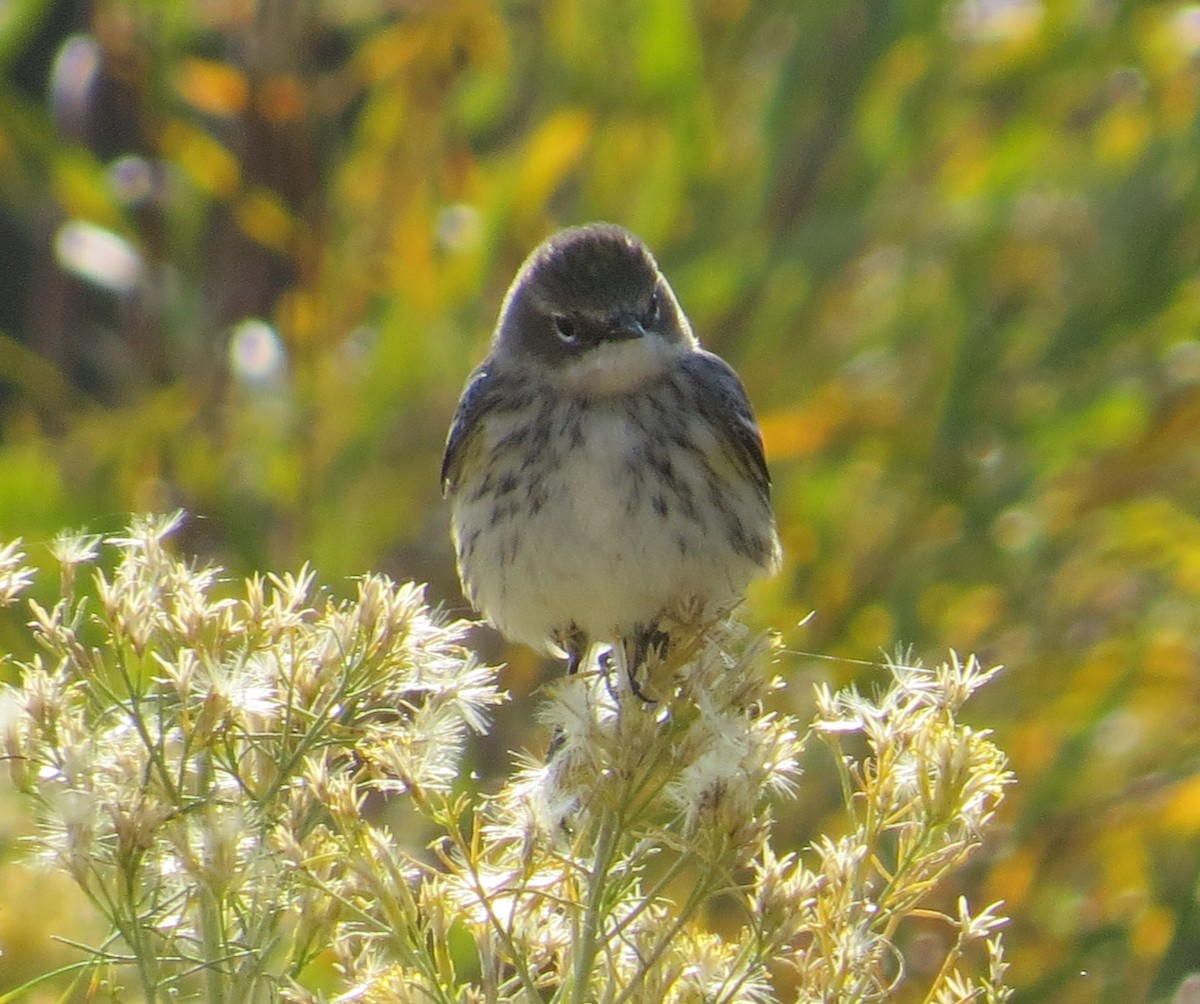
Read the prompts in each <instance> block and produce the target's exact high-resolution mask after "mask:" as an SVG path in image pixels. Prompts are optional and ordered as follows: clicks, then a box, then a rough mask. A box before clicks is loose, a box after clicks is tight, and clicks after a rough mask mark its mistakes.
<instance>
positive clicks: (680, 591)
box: [442, 223, 780, 694]
mask: <svg viewBox="0 0 1200 1004" xmlns="http://www.w3.org/2000/svg"><path fill="white" fill-rule="evenodd" d="M442 489H443V494H444V495H445V496H446V497H447V498H448V499H449V501H450V516H451V535H452V537H453V540H454V548H455V552H456V555H457V559H458V572H459V577H460V579H461V580H462V585H463V592H464V593H465V595H466V597H467V598H468V599H469V600H470V602H471V604H472V605H473V606H474V607H475V608H476V610H478V611H479V612H480V613H482V614H483V616H484V617H485V618H486V619H487V620H488V621H490V622H491V623H492V624H493V625H494V626H495V627H496V628H498V629H499V630H500V632H501V633H502V634H504V635H505V636H506V637H507V638H509V639H510V640H513V641H518V642H523V643H525V644H527V645H530V646H532V647H534V648H536V649H539V650H541V651H544V652H546V653H547V654H555V655H560V656H565V657H566V659H567V669H568V671H569V672H575V671H576V670H578V669H579V667H580V665H581V663H582V662H583V661H584V659H585V658H587V656H588V654H589V651H590V649H591V648H592V646H593V645H605V646H608V650H609V652H611V650H612V649H613V648H615V647H617V646H621V647H622V648H623V651H624V653H625V655H626V668H627V671H628V673H629V674H630V682H631V685H632V687H633V689H634V690H635V691H636V692H637V693H639V694H640V693H641V691H640V689H639V688H638V684H637V681H636V680H635V679H634V675H633V674H634V672H635V670H636V668H637V667H638V666H639V665H640V664H641V663H642V661H643V660H644V659H645V657H646V655H647V654H648V652H649V649H650V646H652V645H653V646H655V647H656V648H659V649H660V650H661V649H663V648H664V647H665V643H666V642H667V641H668V638H667V636H666V635H665V634H664V633H663V631H662V630H661V627H660V625H661V624H662V622H663V619H664V618H665V617H667V616H670V615H671V613H672V611H675V610H678V609H690V610H692V611H693V612H694V611H696V610H702V611H705V612H711V613H713V614H720V613H723V612H726V611H728V610H730V609H731V608H732V607H734V606H735V605H736V604H737V603H738V602H739V601H740V600H741V598H742V597H743V595H744V593H745V590H746V587H747V585H748V584H749V582H750V581H751V579H753V578H754V577H755V576H757V575H759V574H764V573H771V572H774V571H775V570H776V569H777V567H778V564H779V560H780V547H779V537H778V534H777V532H776V529H775V520H774V516H773V514H772V510H771V501H770V476H769V474H768V471H767V465H766V461H765V459H764V456H763V446H762V437H761V435H760V433H759V429H758V426H757V424H756V422H755V419H754V414H753V412H752V410H751V408H750V404H749V402H748V401H747V398H746V392H745V389H744V388H743V386H742V382H741V380H740V379H738V376H737V374H736V373H735V372H734V370H733V369H732V368H731V367H730V366H729V365H728V364H727V363H726V362H724V360H722V359H721V358H720V357H718V356H716V355H714V354H713V353H711V352H706V351H705V350H703V349H702V348H700V345H699V343H698V341H697V339H696V336H695V335H694V334H693V333H692V329H691V325H690V324H689V323H688V319H687V317H686V316H685V315H684V313H683V311H682V309H681V308H680V306H679V302H678V301H677V300H676V298H675V293H674V292H673V291H672V289H671V286H670V285H669V284H668V282H667V280H666V279H665V278H664V277H663V275H662V272H661V271H659V268H658V265H657V263H656V262H655V259H654V257H653V255H652V254H651V253H650V251H649V250H648V249H647V247H646V245H645V244H643V243H642V241H641V240H639V239H638V238H637V237H635V236H634V235H633V234H631V233H629V232H628V231H627V230H625V229H623V228H621V227H618V226H615V225H612V224H606V223H595V224H591V225H588V226H583V227H574V228H570V229H567V230H562V231H560V232H558V233H557V234H555V235H553V236H552V237H550V238H549V239H547V240H546V241H545V242H544V243H542V244H541V245H540V246H539V247H538V248H536V249H535V250H534V251H533V253H532V254H531V255H530V256H529V257H528V258H527V259H526V261H525V263H524V264H523V265H522V266H521V268H520V270H519V271H518V273H517V275H516V278H515V279H514V280H513V282H512V285H511V286H510V287H509V289H508V292H507V294H506V295H505V297H504V301H503V304H502V306H501V309H500V317H499V321H498V322H497V325H496V330H495V334H494V336H493V338H492V342H491V349H490V352H489V353H488V356H487V358H486V359H484V360H483V362H482V363H481V364H480V365H479V366H478V367H477V368H476V369H475V371H474V372H473V373H472V374H471V376H470V377H469V379H468V380H467V384H466V387H465V388H464V390H463V393H462V398H461V399H460V401H459V403H458V409H457V412H456V414H455V416H454V420H453V423H452V424H451V427H450V433H449V436H448V439H447V442H446V450H445V455H444V457H443V460H442ZM602 664H603V665H605V666H607V661H604V662H602Z"/></svg>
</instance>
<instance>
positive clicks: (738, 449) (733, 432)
mask: <svg viewBox="0 0 1200 1004" xmlns="http://www.w3.org/2000/svg"><path fill="white" fill-rule="evenodd" d="M683 365H684V367H685V368H686V369H687V370H688V372H689V374H690V375H691V376H692V378H693V380H694V381H695V386H696V387H697V388H698V389H699V394H698V395H697V401H696V404H697V406H698V407H699V409H700V412H701V414H703V415H704V417H705V418H706V419H707V420H708V423H709V425H710V426H711V427H712V429H713V430H714V431H715V432H716V433H717V435H718V436H719V437H720V439H721V440H722V442H723V444H724V446H725V447H726V448H727V449H728V450H729V454H730V456H731V458H732V459H733V460H734V462H735V463H736V464H737V465H738V467H740V468H741V469H742V470H743V471H744V472H745V473H746V475H747V476H748V477H750V478H752V479H753V480H754V482H755V484H756V485H757V486H758V488H759V490H760V491H761V492H762V493H763V495H764V496H765V497H767V498H769V497H770V494H771V475H770V472H769V471H768V470H767V460H766V457H765V456H764V455H763V443H762V434H761V433H760V432H759V431H758V423H757V422H756V421H755V420H754V411H753V410H752V409H751V407H750V401H749V399H748V398H747V397H746V389H745V388H744V387H743V386H742V381H741V379H740V378H739V377H738V375H737V373H736V372H735V371H734V369H733V367H732V366H730V365H729V364H728V363H727V362H725V360H724V359H722V358H721V357H720V356H716V355H713V354H712V353H711V352H705V351H704V350H703V349H699V350H697V351H696V352H689V353H688V354H687V355H686V356H684V359H683Z"/></svg>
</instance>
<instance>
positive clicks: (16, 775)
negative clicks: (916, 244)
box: [0, 515, 1010, 1004]
mask: <svg viewBox="0 0 1200 1004" xmlns="http://www.w3.org/2000/svg"><path fill="white" fill-rule="evenodd" d="M178 520H179V517H178V515H176V516H173V517H169V518H150V517H145V518H138V519H136V520H134V521H133V523H132V525H131V527H130V528H129V531H128V533H127V534H125V535H123V536H121V537H115V538H110V539H108V540H107V541H101V540H100V539H99V538H96V537H90V536H82V535H64V536H63V537H61V538H59V539H58V540H57V541H56V542H55V544H54V546H53V551H54V553H55V556H56V557H57V559H58V561H59V564H60V567H61V569H62V588H61V592H62V595H61V598H60V599H59V600H58V602H57V603H56V604H55V605H54V606H53V607H51V608H49V609H47V608H44V607H42V606H40V605H38V604H37V603H35V602H33V601H30V609H31V610H32V613H33V620H32V624H31V629H32V631H33V635H34V639H35V641H36V645H37V647H38V650H39V651H38V654H37V655H35V656H34V657H33V658H31V659H30V660H28V661H26V662H24V663H22V664H20V665H19V666H18V668H19V670H20V674H21V676H20V683H19V685H15V686H8V687H5V688H4V689H3V691H2V692H0V741H2V742H3V744H4V755H5V758H6V762H7V765H8V769H9V773H10V775H11V778H12V781H13V783H14V784H15V786H16V787H17V788H18V789H19V790H20V791H22V792H24V793H25V794H26V795H27V796H28V798H29V799H30V800H31V802H32V805H33V807H34V811H35V813H36V816H37V819H38V823H39V825H40V830H39V832H38V835H37V837H36V841H35V845H36V848H37V852H38V855H39V856H40V858H41V859H42V860H43V861H44V862H45V863H47V864H49V865H51V866H53V867H56V868H61V869H64V870H65V871H66V872H67V873H69V874H70V875H71V877H72V878H73V879H74V880H75V882H76V883H77V884H78V885H79V887H80V888H81V889H82V890H83V891H84V893H85V894H86V895H87V896H88V898H89V899H90V900H91V902H92V903H93V904H94V905H95V907H96V908H97V910H98V911H99V912H100V913H101V914H102V915H103V916H104V917H105V918H106V920H107V922H108V925H109V928H110V936H109V937H108V939H107V940H106V941H105V942H104V943H102V944H99V945H95V946H93V947H92V948H91V951H90V953H89V954H88V956H87V958H85V959H84V960H82V961H81V962H80V963H79V966H80V969H81V971H90V972H92V973H93V974H97V973H98V974H100V978H102V979H103V980H106V981H107V982H108V983H109V984H110V986H111V987H112V988H113V992H114V994H115V993H117V992H118V989H119V988H122V987H125V988H128V987H129V985H130V984H132V985H134V986H136V992H137V993H138V994H140V996H141V998H142V999H143V1000H146V1001H156V1000H159V999H164V998H167V997H188V998H194V999H201V1000H210V1001H218V1000H220V1001H231V1000H236V1001H258V1000H264V1001H265V1000H277V999H290V1000H294V1001H316V1000H325V999H328V995H330V994H332V995H334V999H337V1000H352V999H353V1000H363V1001H409V1000H412V1001H445V1002H449V1001H476V1000H479V1001H485V1000H486V1001H546V1002H549V1001H556V1002H564V1004H565V1002H576V1004H582V1002H584V1001H588V1002H591V1001H605V1002H613V1004H624V1002H635V1001H647V1002H648V1001H654V1002H659V1001H678V1002H688V1001H697V1002H699V1001H705V1002H734V1001H769V1000H782V999H789V1000H798V1001H868V1000H878V999H882V998H884V997H887V996H889V995H891V994H892V993H893V992H897V991H898V989H899V988H907V987H909V986H913V985H915V983H916V980H915V977H911V976H909V975H908V974H907V973H906V969H905V965H904V957H903V953H902V951H901V948H900V944H901V938H900V936H901V933H902V929H903V926H904V925H905V923H906V921H908V920H910V919H911V918H914V917H916V918H927V919H928V918H933V919H935V920H939V921H940V922H942V923H944V924H945V925H947V928H948V930H949V931H950V932H951V937H950V939H949V942H948V947H947V948H946V950H945V952H944V953H943V957H942V960H941V964H940V965H939V966H938V967H936V968H935V972H934V974H933V976H932V977H931V978H930V979H928V980H926V982H925V985H923V986H922V987H921V988H920V990H919V996H918V997H916V998H915V999H924V1000H926V1001H930V1002H951V1001H959V1002H967V1001H980V1002H982V1001H993V1002H999V1001H1004V1000H1006V999H1007V998H1008V996H1009V991H1008V990H1007V989H1006V987H1005V985H1004V973H1005V969H1006V964H1005V963H1004V961H1003V952H1002V944H1001V937H1000V932H999V928H1000V926H1001V925H1002V923H1003V919H1002V918H1001V917H1000V916H999V914H998V912H997V907H996V906H991V907H987V908H985V909H983V910H972V909H971V908H970V907H969V906H968V904H967V903H966V901H965V900H961V899H960V901H959V906H958V908H957V912H956V913H954V914H953V915H949V914H941V913H936V912H934V911H932V910H930V909H929V907H928V906H927V902H928V900H929V897H930V893H931V891H932V890H933V889H934V888H935V887H937V886H939V885H943V884H944V883H945V881H946V879H947V876H948V875H949V873H950V872H951V871H952V869H954V868H955V867H956V866H957V865H959V864H960V863H961V862H962V861H963V860H965V859H966V858H967V857H968V856H969V855H970V854H971V853H972V852H973V851H974V850H976V849H977V848H978V846H979V845H980V842H981V839H982V837H983V834H984V833H985V832H986V830H987V827H988V825H989V824H990V822H991V820H992V814H993V812H994V810H995V807H996V805H997V804H998V802H999V801H1000V799H1001V797H1002V794H1003V790H1004V787H1005V786H1006V785H1007V784H1008V783H1009V781H1010V776H1009V774H1008V773H1007V771H1006V769H1005V764H1004V757H1003V755H1002V754H1001V753H1000V751H999V750H998V749H997V748H996V747H995V746H994V745H993V744H992V743H991V742H990V740H989V739H988V737H987V736H986V735H985V734H982V733H979V732H977V731H974V730H972V729H970V728H967V727H965V726H963V725H961V724H959V723H958V722H957V720H956V717H955V716H956V713H957V711H958V709H959V707H960V706H961V705H962V703H963V702H964V701H965V700H966V699H967V697H969V696H970V694H971V693H972V692H973V691H974V690H975V689H977V688H978V687H979V686H981V685H982V684H984V683H985V682H986V681H987V680H988V679H989V678H990V676H991V675H992V672H993V671H990V670H984V669H983V668H982V667H980V666H979V665H978V664H977V663H976V662H975V660H973V659H968V660H967V661H965V662H962V661H959V660H958V659H957V658H954V659H951V660H950V661H949V662H948V663H946V664H945V665H942V666H939V667H937V668H936V669H924V668H922V667H919V666H916V667H914V666H907V665H902V664H901V663H900V662H899V661H898V662H896V663H895V664H893V665H891V666H890V669H891V673H892V682H891V686H890V687H889V688H888V689H887V690H886V692H885V693H884V694H883V695H882V696H881V697H880V698H878V699H868V698H866V697H864V696H862V695H861V694H859V693H857V692H856V691H854V690H844V691H841V692H837V693H835V692H833V691H831V690H830V689H828V688H824V687H822V688H819V690H818V694H817V715H816V719H815V721H814V722H813V723H811V725H810V726H809V727H808V728H807V729H802V728H801V727H800V726H799V723H798V722H797V721H796V720H795V719H794V718H792V717H789V716H787V715H784V714H781V713H778V712H774V711H770V710H768V703H769V700H770V697H771V694H772V692H773V691H775V690H777V689H778V688H779V687H780V686H781V684H780V682H779V680H778V679H777V678H776V677H774V676H773V675H772V674H771V672H770V670H769V667H770V662H771V658H770V657H771V655H772V651H773V643H772V641H771V639H770V638H768V637H764V636H758V637H755V636H752V635H750V634H749V633H748V632H747V631H746V629H745V628H743V627H742V626H740V625H739V624H737V623H735V622H733V621H719V622H716V623H700V624H696V623H681V624H677V625H674V627H673V631H672V635H673V638H674V639H675V644H674V645H673V646H672V654H671V656H670V657H669V658H667V659H665V660H658V661H653V662H652V664H651V665H650V666H649V667H647V669H648V674H649V678H648V680H647V687H646V689H647V692H648V693H651V694H652V695H653V696H654V697H655V700H654V701H653V702H645V701H642V700H641V699H639V698H637V697H636V696H635V695H633V694H632V693H630V692H629V690H628V684H626V683H624V682H623V681H624V674H623V673H622V672H620V671H619V670H620V667H619V666H617V665H610V663H618V662H619V661H620V658H619V653H613V654H612V655H610V656H609V657H607V658H606V659H603V660H602V661H601V665H600V666H599V667H597V669H596V670H594V671H592V672H586V673H581V674H579V675H577V676H574V677H570V678H564V679H560V680H558V681H556V682H555V683H554V684H553V685H552V686H551V687H550V688H549V690H550V694H549V698H548V700H547V701H546V702H545V706H544V709H543V716H544V718H545V721H546V724H547V725H548V726H550V727H551V729H552V732H553V735H554V737H555V738H554V740H553V742H552V751H553V752H552V754H551V755H549V756H548V757H547V758H545V760H542V759H538V758H534V757H531V756H526V757H524V758H523V760H522V761H521V764H520V766H519V769H518V770H517V771H516V772H515V773H514V775H513V776H512V777H511V778H510V779H509V780H508V782H507V783H506V784H505V785H504V786H503V787H502V788H501V789H500V790H499V791H498V792H496V793H495V794H493V795H490V796H488V795H483V794H481V793H479V792H478V791H476V790H474V789H473V788H472V787H471V786H470V785H469V784H467V783H466V779H465V778H463V777H462V776H461V775H462V761H463V756H464V750H465V749H466V745H467V741H468V738H469V736H470V735H471V734H472V733H480V732H483V731H485V730H486V729H487V728H488V724H489V711H490V710H491V709H492V708H493V707H494V706H495V705H496V704H497V702H499V701H501V700H502V699H503V695H502V694H501V693H500V692H499V690H498V688H497V685H496V678H495V672H494V670H493V669H491V668H489V667H485V666H481V665H480V664H479V663H478V662H477V661H476V660H475V658H474V656H473V655H472V654H471V653H470V652H469V651H468V650H467V649H466V648H464V647H463V644H462V642H463V636H464V632H465V630H466V628H467V626H468V625H467V624H466V623H464V622H461V621H450V620H447V619H446V618H444V617H442V616H440V615H438V614H437V613H435V612H433V611H431V610H430V609H429V608H428V607H427V606H426V605H425V603H424V601H423V598H422V593H421V590H420V589H419V588H417V587H415V586H413V585H411V584H409V585H397V584H395V583H393V582H392V581H390V580H389V579H387V578H386V577H384V576H366V577H364V578H362V579H361V580H360V581H359V582H358V584H357V588H356V594H355V596H354V598H353V599H349V600H335V599H333V598H331V597H329V596H327V595H324V594H322V593H321V592H319V591H318V590H317V589H316V587H315V578H314V575H313V574H312V573H311V572H310V571H308V570H307V569H305V570H302V571H301V572H300V573H299V574H297V575H294V576H269V577H267V578H265V579H264V578H261V577H254V578H251V579H250V580H248V581H247V582H246V583H244V585H243V586H242V587H241V589H240V591H238V592H236V593H230V594H229V595H225V592H226V590H225V589H224V588H223V586H224V584H223V583H222V582H221V580H220V578H219V575H218V572H217V571H216V570H215V569H199V568H195V567H193V566H191V565H190V564H188V563H187V562H186V561H183V560H180V559H179V558H177V557H175V556H173V555H172V554H171V552H170V550H169V549H168V548H167V547H166V546H165V539H166V537H167V536H168V535H169V534H170V532H171V531H172V530H173V529H174V528H175V527H176V525H177V524H178ZM104 544H107V545H108V546H109V547H111V548H113V549H115V550H116V552H117V560H116V564H115V567H114V569H113V570H112V572H111V573H108V574H106V573H104V572H102V571H98V570H97V571H95V572H94V575H93V582H94V588H93V589H91V590H89V591H87V595H83V594H82V591H81V590H78V589H77V587H76V579H77V578H78V577H79V576H78V571H79V570H80V569H82V568H84V567H92V566H94V565H96V563H97V562H98V559H99V555H100V552H101V548H102V545H104ZM30 579H31V571H30V569H29V568H28V567H27V566H26V565H25V564H24V555H23V554H22V552H21V550H20V548H19V546H18V545H9V546H8V547H7V548H5V549H3V550H2V551H0V601H2V602H4V603H6V604H11V603H13V602H16V600H17V599H18V597H19V596H20V595H21V594H22V593H23V592H24V590H25V589H26V588H27V586H28V584H29V582H30ZM852 736H853V737H858V738H857V739H856V740H855V743H856V746H857V751H856V752H848V751H847V750H846V749H845V748H844V747H845V746H846V745H847V744H848V743H849V741H850V738H849V737H852ZM812 738H816V739H819V740H821V741H823V742H825V743H827V744H828V745H829V746H830V747H831V748H832V749H833V750H834V752H835V753H836V754H837V763H838V768H839V771H840V776H841V782H842V786H843V791H844V795H845V809H846V818H847V824H846V828H845V831H844V832H843V833H842V834H841V835H840V836H838V837H836V838H835V837H828V838H823V839H821V840H819V841H817V842H816V843H815V845H813V846H812V847H809V848H807V849H804V850H799V849H790V850H782V849H779V848H777V846H776V845H777V842H778V840H779V835H778V834H777V833H776V832H775V826H774V823H773V817H772V814H771V805H772V803H773V802H774V801H778V800H781V799H787V798H789V797H791V796H792V794H793V793H794V791H795V790H796V786H797V785H798V784H799V780H800V765H801V760H802V757H803V755H804V748H805V743H806V741H807V740H809V739H812ZM380 799H390V800H392V802H393V803H397V802H398V803H402V804H403V805H404V806H405V807H406V808H407V809H408V810H409V812H410V817H411V818H412V820H413V823H414V824H413V825H412V826H411V827H408V826H406V827H402V828H398V827H392V828H389V827H387V826H385V825H384V824H383V823H382V822H380V821H379V819H378V818H377V816H378V814H377V813H375V812H373V811H372V806H373V805H374V804H376V803H377V802H378V801H379V800H380ZM718 902H720V903H725V904H732V905H734V906H735V907H736V910H737V917H738V921H737V922H736V923H735V924H733V925H732V929H731V930H723V931H717V930H715V929H713V928H712V926H711V925H709V924H706V923H705V919H706V911H707V910H709V909H710V908H711V907H712V906H713V904H714V903H718ZM973 944H978V945H980V946H982V951H981V952H980V953H978V954H975V955H973V954H972V953H971V951H970V946H971V945H973ZM321 959H326V960H329V959H333V960H336V973H337V976H336V979H334V978H332V977H330V976H329V975H328V972H326V976H325V977H324V978H319V977H316V976H314V975H313V972H314V969H313V967H312V965H311V964H312V963H313V962H314V960H321ZM326 969H328V967H326ZM94 978H95V975H94ZM333 984H336V985H333ZM26 989H27V988H26ZM18 992H19V991H18ZM11 996H12V995H11V994H10V995H9V996H8V997H6V998H3V999H11Z"/></svg>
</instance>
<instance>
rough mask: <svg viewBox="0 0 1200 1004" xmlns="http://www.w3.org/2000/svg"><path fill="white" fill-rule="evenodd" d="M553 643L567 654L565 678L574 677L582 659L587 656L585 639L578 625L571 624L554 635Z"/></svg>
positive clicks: (581, 663)
mask: <svg viewBox="0 0 1200 1004" xmlns="http://www.w3.org/2000/svg"><path fill="white" fill-rule="evenodd" d="M554 643H555V644H556V645H558V647H559V648H561V649H562V650H563V651H564V652H566V653H567V676H574V675H575V674H576V673H578V672H579V667H580V666H581V665H583V657H584V656H585V655H587V651H588V640H587V637H586V636H585V635H584V633H583V632H582V631H580V630H579V627H578V625H576V624H571V625H569V626H568V627H567V628H566V629H565V630H563V631H556V632H555V633H554Z"/></svg>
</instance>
